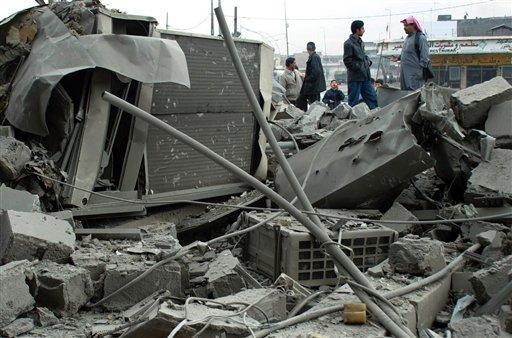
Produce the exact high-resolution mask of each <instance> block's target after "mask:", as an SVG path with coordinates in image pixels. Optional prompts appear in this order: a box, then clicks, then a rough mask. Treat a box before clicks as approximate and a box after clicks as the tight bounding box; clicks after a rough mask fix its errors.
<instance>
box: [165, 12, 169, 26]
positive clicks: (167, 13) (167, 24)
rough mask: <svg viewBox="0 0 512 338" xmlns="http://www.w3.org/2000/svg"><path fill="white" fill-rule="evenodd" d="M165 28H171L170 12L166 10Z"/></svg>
mask: <svg viewBox="0 0 512 338" xmlns="http://www.w3.org/2000/svg"><path fill="white" fill-rule="evenodd" d="M165 29H166V30H169V12H165Z"/></svg>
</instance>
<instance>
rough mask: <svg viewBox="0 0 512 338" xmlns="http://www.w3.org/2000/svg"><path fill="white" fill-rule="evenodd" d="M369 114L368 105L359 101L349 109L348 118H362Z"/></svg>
mask: <svg viewBox="0 0 512 338" xmlns="http://www.w3.org/2000/svg"><path fill="white" fill-rule="evenodd" d="M368 114H370V108H368V105H367V104H366V103H364V102H361V103H359V104H357V105H355V106H353V107H352V109H351V110H350V118H351V119H356V120H359V119H364V118H366V117H367V116H368Z"/></svg>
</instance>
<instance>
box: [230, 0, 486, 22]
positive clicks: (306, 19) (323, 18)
mask: <svg viewBox="0 0 512 338" xmlns="http://www.w3.org/2000/svg"><path fill="white" fill-rule="evenodd" d="M494 1H495V0H487V1H477V2H471V3H468V4H463V5H453V6H447V7H439V8H435V9H425V10H420V11H414V12H411V11H409V12H400V13H391V16H392V17H393V16H404V15H412V14H414V15H418V14H423V13H432V12H440V11H445V10H449V9H455V8H462V7H468V6H476V5H483V4H489V3H491V2H494ZM227 17H232V16H230V15H227ZM389 17H390V14H375V15H361V16H357V15H354V16H345V17H320V18H287V19H286V20H288V21H327V20H353V19H360V20H364V19H374V18H389ZM238 18H239V19H246V20H275V21H284V20H285V18H277V17H275V18H273V17H261V16H239V17H238Z"/></svg>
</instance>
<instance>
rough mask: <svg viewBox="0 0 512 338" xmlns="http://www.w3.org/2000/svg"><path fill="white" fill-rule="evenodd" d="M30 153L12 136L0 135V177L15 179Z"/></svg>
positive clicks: (28, 158)
mask: <svg viewBox="0 0 512 338" xmlns="http://www.w3.org/2000/svg"><path fill="white" fill-rule="evenodd" d="M31 156H32V153H31V151H30V149H29V147H27V146H26V145H25V144H24V143H23V142H20V141H18V140H16V139H15V138H13V137H4V136H0V177H1V178H3V179H5V180H15V179H17V178H18V177H19V176H20V174H21V171H22V170H23V167H24V166H25V164H26V163H27V162H28V161H29V160H30V157H31Z"/></svg>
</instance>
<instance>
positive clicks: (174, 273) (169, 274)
mask: <svg viewBox="0 0 512 338" xmlns="http://www.w3.org/2000/svg"><path fill="white" fill-rule="evenodd" d="M150 266H151V265H148V264H145V263H144V262H131V263H130V262H126V263H119V264H108V265H107V267H106V272H105V281H104V285H103V291H104V295H105V296H108V295H110V294H112V293H113V292H114V291H117V290H118V289H119V288H120V287H122V286H124V285H126V284H127V283H128V282H130V281H131V280H133V279H135V278H137V277H138V276H140V275H141V274H143V273H144V272H145V271H146V270H147V269H148V268H150ZM159 290H168V291H170V293H171V295H173V296H181V295H182V290H181V267H180V265H179V264H178V263H176V262H172V263H169V264H166V265H163V266H160V267H158V268H156V269H155V270H153V271H152V272H151V273H150V274H149V275H147V276H146V277H144V278H143V279H141V280H140V281H139V282H138V283H136V284H134V285H133V286H131V287H129V288H128V289H126V290H125V291H124V292H121V293H119V294H118V295H116V296H114V297H112V298H110V299H109V300H107V301H106V302H105V303H103V307H105V308H106V309H108V310H111V311H114V310H126V309H127V308H129V307H130V306H132V305H135V304H136V303H138V302H140V301H141V300H143V299H144V298H146V297H148V296H150V295H151V294H152V293H154V292H156V291H159Z"/></svg>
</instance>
